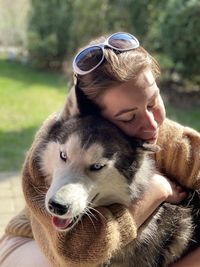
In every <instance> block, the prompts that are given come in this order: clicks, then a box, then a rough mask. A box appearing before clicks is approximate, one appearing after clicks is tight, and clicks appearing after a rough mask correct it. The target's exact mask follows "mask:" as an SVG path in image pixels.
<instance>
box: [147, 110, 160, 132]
mask: <svg viewBox="0 0 200 267" xmlns="http://www.w3.org/2000/svg"><path fill="white" fill-rule="evenodd" d="M157 128H158V123H157V121H156V120H155V116H154V113H153V112H152V111H151V110H146V111H145V130H146V131H152V130H156V129H157Z"/></svg>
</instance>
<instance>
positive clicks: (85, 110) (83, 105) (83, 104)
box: [75, 78, 101, 116]
mask: <svg viewBox="0 0 200 267" xmlns="http://www.w3.org/2000/svg"><path fill="white" fill-rule="evenodd" d="M75 96H76V101H77V108H78V110H79V113H80V115H81V116H87V115H100V113H101V109H100V108H99V107H98V105H96V104H95V103H94V102H93V101H92V100H90V99H89V98H88V97H87V96H86V95H85V94H84V92H83V91H82V90H81V89H80V87H79V81H78V78H77V82H76V84H75Z"/></svg>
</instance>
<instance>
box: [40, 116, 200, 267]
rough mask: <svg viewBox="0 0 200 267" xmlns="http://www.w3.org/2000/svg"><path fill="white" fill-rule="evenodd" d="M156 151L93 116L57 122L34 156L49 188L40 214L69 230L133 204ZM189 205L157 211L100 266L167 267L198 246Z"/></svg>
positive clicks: (143, 186)
mask: <svg viewBox="0 0 200 267" xmlns="http://www.w3.org/2000/svg"><path fill="white" fill-rule="evenodd" d="M157 149H158V147H157V146H155V145H150V144H145V143H143V142H141V141H139V140H135V139H133V138H130V137H127V136H125V135H124V134H123V133H122V132H121V131H120V130H119V129H118V128H117V127H115V126H114V125H112V124H111V123H109V122H107V121H105V120H104V119H102V118H100V117H99V116H86V117H84V118H83V117H77V118H73V119H70V120H68V121H62V120H58V121H57V122H56V123H55V124H54V125H52V127H51V128H50V129H49V131H48V133H47V137H46V141H45V142H44V145H43V148H42V153H41V155H40V162H41V163H40V168H41V171H42V173H43V174H44V176H45V177H46V180H47V183H48V184H49V189H48V191H47V194H46V197H45V204H46V209H47V211H48V212H49V213H50V214H51V215H52V216H56V217H57V218H58V219H59V220H61V221H62V220H63V221H65V220H70V221H71V223H70V224H69V225H68V226H67V227H66V228H62V229H58V230H62V231H69V230H71V229H72V228H73V227H75V225H76V223H77V222H78V221H79V220H80V218H81V217H82V216H83V215H84V216H87V215H89V214H90V213H91V212H93V209H95V207H98V206H102V205H110V204H112V203H121V204H124V205H126V206H128V205H129V204H130V203H131V202H137V201H138V200H139V199H140V198H141V197H142V194H143V192H144V191H145V190H151V188H150V187H149V184H150V183H149V181H150V179H151V177H152V174H153V173H154V172H155V167H154V164H153V161H152V160H151V159H150V157H149V155H148V154H149V153H152V152H156V151H157ZM195 201H196V199H195ZM195 201H193V202H191V203H190V207H188V205H187V203H186V204H185V206H184V205H179V206H177V205H172V204H169V203H164V204H163V205H161V206H160V207H159V208H158V209H157V210H156V211H155V212H154V214H152V216H151V217H150V218H149V219H148V220H147V221H146V222H145V223H144V224H143V226H142V227H141V228H140V229H139V231H138V236H137V239H136V240H134V241H133V242H132V243H131V244H129V245H128V246H127V247H125V248H124V249H123V250H122V251H120V252H119V253H118V254H117V255H114V256H113V258H112V259H110V262H109V263H104V264H103V265H102V266H113V267H114V266H116V267H117V266H120V267H131V266H135V267H146V266H149V267H150V266H155V267H156V266H159V267H161V266H168V265H169V264H170V263H173V262H175V261H176V260H177V259H178V258H179V257H180V256H182V255H183V254H185V253H187V252H188V251H189V250H190V249H191V248H194V247H196V246H198V244H199V234H200V233H199V226H198V224H197V220H198V219H199V215H198V205H199V203H197V202H196V207H195V205H194V204H193V203H195ZM197 201H198V198H197ZM91 218H92V217H91ZM94 223H95V220H94Z"/></svg>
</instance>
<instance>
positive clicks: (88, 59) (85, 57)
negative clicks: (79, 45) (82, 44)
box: [75, 46, 103, 71]
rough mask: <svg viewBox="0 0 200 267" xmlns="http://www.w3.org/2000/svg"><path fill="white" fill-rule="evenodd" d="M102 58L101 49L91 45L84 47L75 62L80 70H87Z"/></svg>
mask: <svg viewBox="0 0 200 267" xmlns="http://www.w3.org/2000/svg"><path fill="white" fill-rule="evenodd" d="M102 58H103V50H102V48H101V47H99V46H92V47H88V48H86V49H84V50H83V51H82V52H81V53H80V54H78V55H77V57H76V59H75V63H76V65H77V67H78V68H79V69H80V70H82V71H89V70H91V69H93V68H94V67H96V66H97V65H98V64H99V62H101V60H102Z"/></svg>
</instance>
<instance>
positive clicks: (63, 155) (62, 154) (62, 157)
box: [60, 151, 67, 161]
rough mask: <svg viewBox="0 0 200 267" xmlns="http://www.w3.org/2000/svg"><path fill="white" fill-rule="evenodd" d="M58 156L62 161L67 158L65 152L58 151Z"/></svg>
mask: <svg viewBox="0 0 200 267" xmlns="http://www.w3.org/2000/svg"><path fill="white" fill-rule="evenodd" d="M60 158H61V159H62V160H63V161H66V160H67V155H66V154H65V152H63V151H60Z"/></svg>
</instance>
